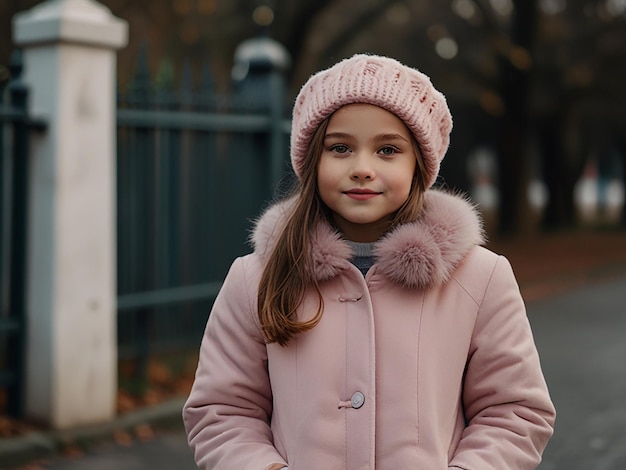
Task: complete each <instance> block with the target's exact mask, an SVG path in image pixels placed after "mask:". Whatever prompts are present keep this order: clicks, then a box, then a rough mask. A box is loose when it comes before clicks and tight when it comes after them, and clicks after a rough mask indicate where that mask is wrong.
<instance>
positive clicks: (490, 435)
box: [183, 55, 555, 470]
mask: <svg viewBox="0 0 626 470" xmlns="http://www.w3.org/2000/svg"><path fill="white" fill-rule="evenodd" d="M451 128H452V120H451V117H450V112H449V110H448V107H447V105H446V101H445V98H444V96H443V95H442V94H441V93H439V92H438V91H437V90H435V89H434V88H433V86H432V84H431V82H430V80H429V78H428V77H427V76H425V75H424V74H422V73H420V72H418V71H417V70H414V69H411V68H409V67H406V66H404V65H402V64H400V63H399V62H397V61H395V60H393V59H389V58H385V57H378V56H373V55H356V56H354V57H352V58H350V59H347V60H344V61H342V62H339V63H338V64H336V65H335V66H333V67H331V68H330V69H328V70H325V71H322V72H320V73H318V74H316V75H314V76H312V77H311V78H310V79H309V81H308V82H307V83H306V84H305V85H304V87H303V88H302V90H301V92H300V94H299V95H298V97H297V99H296V102H295V107H294V111H293V122H292V134H291V160H292V164H293V168H294V170H295V173H296V175H297V176H298V178H299V188H298V192H297V193H296V195H295V196H292V197H291V198H289V199H287V200H285V201H283V202H279V203H277V204H276V205H274V206H273V207H271V208H270V209H269V210H268V211H267V212H266V213H265V214H264V215H263V216H262V217H261V218H260V219H259V220H258V222H257V224H256V227H255V230H254V233H253V236H252V240H253V243H254V253H252V254H250V255H248V256H244V257H242V258H239V259H237V260H236V261H235V262H234V263H233V265H232V267H231V269H230V272H229V273H228V276H227V277H226V280H225V281H224V285H223V287H222V290H221V292H220V294H219V296H218V298H217V299H216V301H215V304H214V307H213V311H212V313H211V316H210V318H209V321H208V324H207V328H206V332H205V335H204V339H203V341H202V346H201V350H200V361H199V365H198V370H197V373H196V379H195V383H194V385H193V389H192V391H191V394H190V396H189V398H188V400H187V403H186V404H185V407H184V411H183V416H184V421H185V426H186V430H187V433H188V437H189V443H190V445H191V447H192V448H193V449H194V452H195V458H196V463H197V464H198V466H199V467H200V468H202V469H205V470H209V469H212V470H221V469H223V470H235V469H236V470H279V469H286V468H289V469H290V470H320V469H330V470H356V469H359V470H364V469H375V468H376V469H381V470H392V469H401V470H406V469H422V470H443V469H464V470H505V469H506V470H512V469H533V468H535V467H536V466H537V465H538V463H539V461H540V460H541V454H542V451H543V449H544V447H545V445H546V443H547V441H548V439H549V438H550V436H551V434H552V429H553V423H554V417H555V412H554V408H553V406H552V403H551V401H550V397H549V395H548V391H547V389H546V384H545V381H544V378H543V375H542V372H541V368H540V364H539V358H538V355H537V351H536V348H535V345H534V342H533V338H532V334H531V330H530V327H529V323H528V320H527V318H526V314H525V308H524V304H523V301H522V298H521V296H520V293H519V290H518V287H517V284H516V281H515V278H514V276H513V272H512V270H511V267H510V265H509V263H508V262H507V260H506V259H504V258H503V257H499V256H497V255H495V254H493V253H491V252H490V251H488V250H486V249H485V248H482V247H480V245H481V243H482V242H483V235H482V228H481V222H480V220H479V217H478V215H477V213H476V211H475V209H474V208H473V206H472V205H471V204H470V203H468V202H467V201H466V200H465V199H464V198H462V197H458V196H455V195H452V194H447V193H444V192H441V191H436V190H433V189H430V188H431V186H432V185H433V183H434V181H435V179H436V177H437V173H438V171H439V165H440V162H441V160H442V158H443V156H444V154H445V152H446V149H447V147H448V142H449V134H450V131H451Z"/></svg>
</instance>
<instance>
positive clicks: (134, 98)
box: [127, 39, 152, 105]
mask: <svg viewBox="0 0 626 470" xmlns="http://www.w3.org/2000/svg"><path fill="white" fill-rule="evenodd" d="M151 94H152V86H151V83H150V67H149V66H148V42H147V41H146V40H145V39H144V40H143V41H142V43H141V46H140V47H139V53H138V55H137V67H136V69H135V75H134V76H133V78H132V80H131V81H130V83H129V85H128V98H127V100H128V102H130V103H135V104H139V105H148V104H149V102H150V95H151Z"/></svg>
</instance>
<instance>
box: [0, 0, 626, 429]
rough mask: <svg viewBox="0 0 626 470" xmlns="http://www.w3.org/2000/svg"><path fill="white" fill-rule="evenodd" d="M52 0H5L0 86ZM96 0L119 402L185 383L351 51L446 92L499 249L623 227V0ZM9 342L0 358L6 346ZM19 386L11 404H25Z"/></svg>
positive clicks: (451, 157)
mask: <svg viewBox="0 0 626 470" xmlns="http://www.w3.org/2000/svg"><path fill="white" fill-rule="evenodd" d="M42 3H45V2H43V1H37V0H1V1H0V87H1V89H4V90H9V88H10V83H11V80H14V79H16V78H17V77H18V75H19V73H21V72H20V71H21V69H20V67H21V66H20V65H19V60H20V59H19V54H15V50H16V47H15V45H14V44H13V42H12V28H13V24H12V19H13V18H14V16H15V14H16V13H18V12H21V11H25V10H28V9H31V8H32V7H35V6H36V5H39V4H42ZM67 3H68V4H69V3H71V2H67ZM100 3H101V4H102V5H104V6H106V7H107V8H108V9H110V11H111V13H112V14H113V15H114V16H116V17H118V18H121V19H124V20H126V21H127V22H128V25H129V38H128V44H127V45H126V46H125V47H123V48H122V49H120V50H119V51H118V52H117V61H118V62H117V77H116V89H117V111H116V132H117V134H116V135H117V148H116V164H117V170H116V171H117V174H116V180H117V196H116V197H117V199H116V202H117V215H116V223H117V229H116V230H117V232H116V243H117V258H116V266H117V268H116V270H117V347H118V349H117V357H118V381H119V392H118V397H117V412H118V413H124V412H128V411H130V410H134V409H136V408H137V407H141V406H147V405H150V404H155V403H158V402H160V401H163V400H164V399H165V398H167V397H171V396H175V395H178V396H182V395H184V394H185V393H186V392H187V390H188V388H189V386H190V382H191V380H192V374H193V370H194V367H195V360H196V357H195V352H196V349H197V346H198V344H199V340H200V338H201V335H202V331H203V328H204V324H205V322H206V319H207V315H208V312H209V310H210V307H211V304H212V302H213V299H214V297H215V295H216V293H217V291H218V290H219V286H220V282H221V279H223V277H224V275H225V273H226V271H227V270H228V267H229V266H230V263H231V262H232V260H233V258H234V257H236V256H239V255H241V254H244V253H246V252H248V251H249V250H250V247H249V245H248V244H247V237H248V235H249V229H250V227H251V221H252V220H253V219H254V218H255V217H256V216H257V215H258V214H259V212H260V211H261V210H262V209H263V208H264V207H266V205H267V204H268V203H269V202H270V201H271V200H272V199H273V198H274V197H276V196H277V195H280V194H282V193H284V192H285V190H286V189H287V188H288V187H289V185H290V182H291V181H292V175H291V173H290V170H289V164H288V162H289V158H288V155H289V153H288V152H289V150H288V142H289V141H288V133H289V118H290V112H291V106H292V103H293V100H294V97H295V96H296V94H297V93H298V91H299V89H300V87H301V86H302V84H303V83H304V81H305V80H306V79H307V78H308V77H309V75H310V74H312V73H314V72H316V71H317V70H319V69H320V68H324V67H327V66H330V65H332V64H333V63H335V62H337V61H338V60H340V59H342V58H345V57H349V56H350V55H352V54H354V53H360V52H370V53H376V54H384V55H389V56H392V57H395V58H397V59H399V60H400V61H402V62H404V63H405V64H407V65H410V66H413V67H415V68H418V69H419V70H421V71H422V72H424V73H426V74H427V75H429V76H430V77H431V79H432V81H433V83H434V85H435V86H436V87H437V88H438V89H439V90H441V91H442V92H443V93H444V94H445V95H446V97H447V100H448V104H449V106H450V108H451V111H452V115H453V118H454V129H453V132H452V138H451V145H450V149H449V151H448V154H447V156H446V158H445V160H444V162H443V166H442V171H441V178H440V181H439V182H438V185H440V186H442V187H445V188H449V189H451V190H455V191H462V192H465V193H467V194H469V195H470V196H471V197H472V199H473V200H474V202H476V204H477V205H478V207H479V209H480V210H481V212H482V213H483V215H484V218H485V223H486V229H487V232H488V236H489V238H490V239H491V240H492V241H493V243H494V244H495V245H494V246H498V244H499V243H500V244H501V245H500V246H509V247H510V246H515V247H516V248H515V249H516V250H517V251H515V249H512V251H511V254H512V256H515V253H518V257H519V259H520V263H521V262H522V260H523V258H524V256H525V255H524V253H526V251H525V250H526V248H527V247H529V246H531V244H534V243H536V241H537V240H539V239H546V238H547V237H550V236H551V235H552V234H555V233H557V234H566V235H567V236H570V238H571V239H575V240H580V239H579V238H576V237H577V236H578V235H579V234H580V233H610V238H609V240H618V241H619V240H623V238H624V229H625V228H626V209H625V204H624V188H625V182H626V132H625V130H626V87H625V86H624V84H625V83H626V60H624V59H625V58H626V55H625V53H626V0H446V1H442V0H298V1H293V0H273V1H272V0H266V1H261V0H151V1H149V2H145V1H144V0H100ZM9 158H10V157H9V156H6V155H5V156H3V159H4V162H5V163H6V161H8V159H9ZM5 163H3V165H5ZM3 168H5V169H6V168H8V166H6V165H5V166H4V167H3ZM7 179H8V176H7V173H6V172H5V173H4V174H3V180H2V181H3V191H4V192H5V193H6V192H7V191H8V189H7V188H8V187H9V186H10V185H9V184H8V183H7ZM8 200H9V198H6V197H5V198H4V199H3V201H4V202H3V206H2V209H3V212H2V215H3V220H4V225H3V227H4V228H5V232H3V233H4V234H5V235H3V237H4V238H5V239H4V240H3V243H2V250H3V251H2V254H3V255H4V256H3V258H2V260H3V261H2V270H1V271H0V272H1V273H2V281H3V282H2V290H1V291H0V294H2V299H3V300H4V302H3V312H4V313H3V315H5V316H6V317H9V316H10V315H11V312H8V311H6V310H5V306H6V305H7V302H8V300H7V299H9V298H10V296H11V293H10V292H9V283H8V279H9V277H10V273H9V267H8V266H7V265H8V254H7V253H8V252H9V250H10V242H9V241H7V240H6V237H8V235H6V233H7V232H6V230H8V229H7V227H8V225H9V224H8V222H7V221H6V219H7V218H8V215H7V214H8V213H9V211H8V204H9V202H7V201H8ZM507 243H509V245H507ZM600 243H602V242H600ZM576 246H577V248H584V242H583V245H582V246H581V245H576ZM623 246H624V244H623V243H622V244H621V245H619V244H617V242H616V244H615V245H614V247H613V245H610V244H609V246H604V247H603V248H604V249H605V251H606V252H607V253H606V254H605V256H606V257H607V258H608V257H611V256H612V254H614V252H613V253H611V249H612V248H613V249H614V250H617V251H619V250H622V249H623ZM548 251H549V250H548ZM564 256H569V254H566V255H564ZM513 265H514V266H516V263H515V261H514V262H513ZM520 269H522V270H523V269H524V268H523V267H521V268H520ZM527 272H528V273H529V276H532V275H533V274H535V273H536V271H533V270H532V269H529V270H528V271H527ZM522 275H523V273H522ZM0 344H2V345H3V348H0V361H2V364H4V367H5V368H7V367H8V366H7V364H9V363H10V362H11V361H10V360H9V359H7V358H9V357H10V356H11V354H12V353H11V349H10V344H12V343H10V341H9V340H5V341H4V342H2V343H0ZM2 358H4V359H2ZM2 364H0V365H2ZM10 390H13V393H20V392H19V389H18V391H17V392H15V389H10V387H8V386H7V387H5V388H0V392H1V393H0V415H2V414H7V415H12V416H13V417H17V418H19V417H20V416H22V412H21V411H20V406H19V400H18V401H17V402H18V404H17V405H15V406H10V403H11V399H10V397H9V396H10ZM10 432H13V431H7V433H10Z"/></svg>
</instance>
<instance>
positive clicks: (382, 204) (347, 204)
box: [317, 104, 417, 242]
mask: <svg viewBox="0 0 626 470" xmlns="http://www.w3.org/2000/svg"><path fill="white" fill-rule="evenodd" d="M412 139H413V137H412V135H411V133H410V132H409V130H408V128H407V127H406V126H405V125H404V123H403V122H402V120H400V119H399V118H398V117H397V116H396V115H395V114H393V113H390V112H389V111H386V110H384V109H382V108H379V107H378V106H374V105H370V104H350V105H347V106H344V107H342V108H340V109H339V110H337V111H335V113H334V114H333V115H332V116H331V118H330V121H329V122H328V128H327V130H326V135H325V137H324V145H323V150H322V154H321V156H320V161H319V166H318V175H317V186H318V190H319V194H320V197H321V199H322V201H324V203H325V204H326V205H327V206H328V207H329V209H330V210H331V211H332V216H333V219H334V221H335V223H336V224H337V227H338V228H339V229H340V230H341V231H342V232H343V234H344V236H345V237H346V238H348V239H349V240H352V241H355V242H373V241H376V240H378V239H379V238H380V237H381V235H383V233H384V232H385V231H386V230H387V228H388V227H389V222H390V220H391V219H392V218H393V215H394V214H395V212H396V211H397V210H398V209H399V208H400V207H401V206H402V204H403V203H404V202H405V201H406V199H407V198H408V196H409V192H410V191H411V183H412V180H413V174H414V172H415V167H416V159H417V155H416V154H415V148H414V145H413V140H412Z"/></svg>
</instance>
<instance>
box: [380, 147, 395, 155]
mask: <svg viewBox="0 0 626 470" xmlns="http://www.w3.org/2000/svg"><path fill="white" fill-rule="evenodd" d="M379 153H381V154H383V155H384V156H386V157H390V156H392V155H395V154H396V153H398V149H397V148H396V147H392V146H390V145H387V146H385V147H383V148H381V149H380V150H379Z"/></svg>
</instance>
